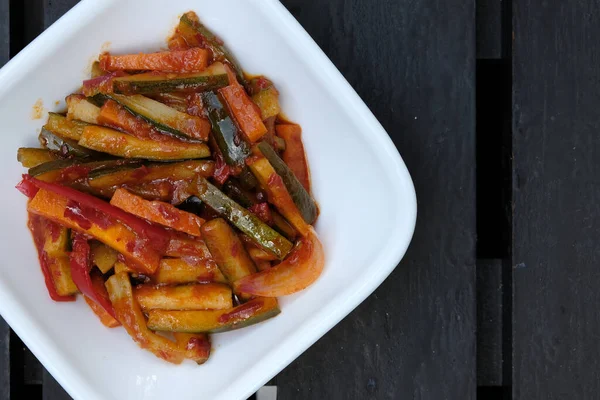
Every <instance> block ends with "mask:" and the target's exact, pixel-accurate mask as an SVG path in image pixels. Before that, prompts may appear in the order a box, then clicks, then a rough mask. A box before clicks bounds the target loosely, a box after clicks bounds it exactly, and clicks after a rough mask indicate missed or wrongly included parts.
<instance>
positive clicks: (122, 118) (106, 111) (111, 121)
mask: <svg viewBox="0 0 600 400" xmlns="http://www.w3.org/2000/svg"><path fill="white" fill-rule="evenodd" d="M98 122H99V123H100V124H102V125H106V126H109V127H111V128H115V129H119V130H123V131H125V132H127V133H129V134H131V135H133V136H135V137H138V138H140V139H148V138H149V137H150V135H151V134H152V133H153V131H154V128H153V127H152V125H150V123H149V122H147V121H144V120H143V119H141V118H138V117H136V116H135V115H133V114H131V113H130V112H129V111H127V110H126V109H124V108H123V107H121V106H120V105H119V103H117V102H116V101H114V100H108V101H106V102H105V103H104V105H103V106H102V107H101V108H100V116H99V117H98Z"/></svg>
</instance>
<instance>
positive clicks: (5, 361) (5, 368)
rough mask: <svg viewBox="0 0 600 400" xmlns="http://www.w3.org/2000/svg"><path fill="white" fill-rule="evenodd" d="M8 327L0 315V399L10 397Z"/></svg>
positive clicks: (6, 399)
mask: <svg viewBox="0 0 600 400" xmlns="http://www.w3.org/2000/svg"><path fill="white" fill-rule="evenodd" d="M10 389H11V388H10V327H9V326H8V324H7V323H6V322H5V321H4V320H3V319H2V317H0V400H9V399H10Z"/></svg>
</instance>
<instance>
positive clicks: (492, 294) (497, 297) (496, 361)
mask: <svg viewBox="0 0 600 400" xmlns="http://www.w3.org/2000/svg"><path fill="white" fill-rule="evenodd" d="M502 316H503V307H502V260H499V259H494V260H479V261H478V262H477V386H502V344H503V340H502V338H503V335H502Z"/></svg>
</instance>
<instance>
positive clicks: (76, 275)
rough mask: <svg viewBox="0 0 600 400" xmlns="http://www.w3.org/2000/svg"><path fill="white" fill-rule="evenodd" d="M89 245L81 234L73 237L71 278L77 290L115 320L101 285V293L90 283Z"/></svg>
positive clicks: (106, 293)
mask: <svg viewBox="0 0 600 400" xmlns="http://www.w3.org/2000/svg"><path fill="white" fill-rule="evenodd" d="M90 253H91V252H90V245H89V243H88V239H87V238H86V237H85V236H84V235H81V234H77V235H75V237H74V238H73V251H72V252H71V277H72V278H73V282H75V285H77V288H78V289H79V290H80V291H81V293H83V294H84V295H86V296H87V297H89V298H90V299H92V300H94V301H95V302H96V303H97V304H98V305H99V306H101V307H102V308H104V310H106V312H107V313H109V314H110V315H111V316H112V317H113V318H115V319H116V318H117V316H116V314H115V310H114V309H113V306H112V304H111V302H110V299H109V298H108V292H107V291H106V288H105V287H104V285H102V289H104V290H103V291H102V292H100V291H99V290H98V289H100V287H97V286H98V285H94V284H93V283H92V278H91V276H90V271H91V270H92V262H91V254H90Z"/></svg>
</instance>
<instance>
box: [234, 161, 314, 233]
mask: <svg viewBox="0 0 600 400" xmlns="http://www.w3.org/2000/svg"><path fill="white" fill-rule="evenodd" d="M246 164H247V165H248V167H249V168H250V170H251V171H252V173H253V174H254V176H256V179H258V181H259V182H260V185H261V186H262V188H263V189H264V190H265V191H266V192H267V198H268V200H269V203H271V204H273V205H274V206H275V207H276V208H277V211H279V212H280V213H281V215H283V216H284V217H285V218H286V219H287V220H288V221H289V223H290V224H291V225H292V226H293V227H294V228H296V230H297V231H298V232H299V233H300V234H301V235H302V236H306V235H307V234H308V232H309V228H310V225H308V224H307V223H306V222H305V221H304V218H302V214H300V211H299V210H298V207H297V206H296V204H295V203H294V200H293V199H292V196H291V195H290V193H289V192H288V190H287V188H286V187H285V184H284V183H283V179H281V177H280V176H279V175H277V172H275V169H274V168H273V166H272V165H271V164H270V163H269V161H268V160H267V159H266V158H264V157H261V156H253V157H249V158H248V159H247V160H246Z"/></svg>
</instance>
